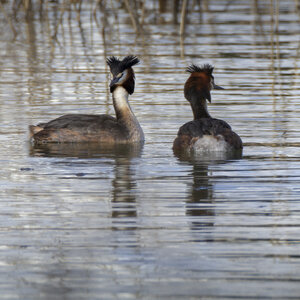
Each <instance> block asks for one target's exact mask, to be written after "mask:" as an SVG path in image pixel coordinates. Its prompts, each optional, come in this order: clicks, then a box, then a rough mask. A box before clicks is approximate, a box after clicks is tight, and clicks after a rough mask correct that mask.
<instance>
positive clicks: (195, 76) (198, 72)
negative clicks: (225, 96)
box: [184, 64, 223, 103]
mask: <svg viewBox="0 0 300 300" xmlns="http://www.w3.org/2000/svg"><path fill="white" fill-rule="evenodd" d="M213 70H214V67H213V66H211V65H209V64H204V65H202V66H197V65H194V64H192V65H190V66H189V67H188V68H187V69H186V71H187V72H188V73H191V75H190V77H189V78H188V80H187V81H186V83H185V85H184V96H185V98H186V99H187V100H188V101H189V102H191V103H192V102H193V101H198V100H205V99H206V100H208V101H209V102H211V96H210V91H211V90H213V89H216V90H223V88H222V87H220V86H218V85H216V84H215V82H214V76H213V75H212V72H213Z"/></svg>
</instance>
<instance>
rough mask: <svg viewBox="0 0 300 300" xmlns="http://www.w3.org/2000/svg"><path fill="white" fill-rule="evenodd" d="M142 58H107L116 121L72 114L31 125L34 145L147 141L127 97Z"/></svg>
mask: <svg viewBox="0 0 300 300" xmlns="http://www.w3.org/2000/svg"><path fill="white" fill-rule="evenodd" d="M138 62H139V59H138V58H137V57H135V56H127V57H125V58H124V59H123V60H119V59H117V58H115V57H110V58H108V59H107V64H108V65H109V67H110V71H111V73H112V76H113V79H112V80H111V82H110V92H111V93H112V97H113V105H114V109H115V112H116V118H115V117H112V116H110V115H88V114H69V115H64V116H61V117H59V118H57V119H54V120H52V121H50V122H48V123H40V124H38V125H36V126H33V125H31V126H29V129H30V134H31V139H32V141H33V142H34V143H37V144H44V143H78V142H97V143H105V144H126V143H135V142H142V141H144V133H143V130H142V128H141V126H140V124H139V122H138V120H137V118H136V117H135V115H134V113H133V111H132V109H131V107H130V105H129V102H128V96H129V95H130V94H132V93H133V92H134V85H135V76H134V71H133V69H132V66H134V65H136V64H137V63H138Z"/></svg>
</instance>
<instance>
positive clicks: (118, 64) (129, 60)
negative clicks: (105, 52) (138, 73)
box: [106, 55, 140, 77]
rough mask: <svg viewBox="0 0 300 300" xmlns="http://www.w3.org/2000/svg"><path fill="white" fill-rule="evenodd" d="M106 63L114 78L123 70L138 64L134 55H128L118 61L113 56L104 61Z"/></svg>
mask: <svg viewBox="0 0 300 300" xmlns="http://www.w3.org/2000/svg"><path fill="white" fill-rule="evenodd" d="M106 62H107V64H108V66H109V68H110V72H111V73H112V75H113V76H114V77H115V76H117V75H118V74H119V73H122V72H123V71H124V70H126V69H128V68H130V67H132V66H134V65H136V64H138V63H139V62H140V60H139V59H138V58H137V57H136V56H134V55H128V56H126V57H125V58H124V59H123V60H120V59H118V58H116V57H115V56H111V57H109V58H108V59H107V60H106Z"/></svg>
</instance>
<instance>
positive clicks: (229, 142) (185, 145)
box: [173, 64, 243, 154]
mask: <svg viewBox="0 0 300 300" xmlns="http://www.w3.org/2000/svg"><path fill="white" fill-rule="evenodd" d="M213 69H214V68H213V67H212V66H211V65H209V64H205V65H203V66H197V65H194V64H192V65H190V66H189V67H188V68H187V70H186V71H187V72H189V73H191V75H190V77H189V78H188V79H187V81H186V83H185V85H184V96H185V98H186V99H187V100H188V101H189V102H190V105H191V107H192V110H193V114H194V120H193V121H190V122H188V123H185V124H184V125H183V126H181V127H180V128H179V131H178V134H177V137H176V139H175V140H174V143H173V150H174V152H175V153H176V152H182V151H186V152H190V153H197V154H198V153H200V154H201V153H209V152H223V153H233V152H241V151H242V148H243V144H242V140H241V138H240V137H239V136H238V135H237V134H236V133H235V132H233V131H232V130H231V127H230V126H229V125H228V124H227V123H226V122H225V121H223V120H219V119H214V118H212V117H211V116H210V114H209V113H208V110H207V102H206V101H209V102H211V95H210V91H211V90H212V89H217V90H220V89H223V88H222V87H220V86H218V85H216V84H215V83H214V77H213V75H212V72H213Z"/></svg>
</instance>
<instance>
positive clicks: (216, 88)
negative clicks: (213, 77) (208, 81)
mask: <svg viewBox="0 0 300 300" xmlns="http://www.w3.org/2000/svg"><path fill="white" fill-rule="evenodd" d="M214 89H215V90H224V88H222V87H221V86H219V85H216V84H214Z"/></svg>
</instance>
